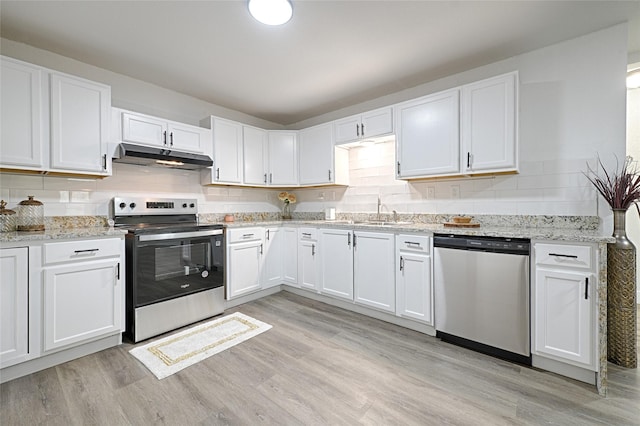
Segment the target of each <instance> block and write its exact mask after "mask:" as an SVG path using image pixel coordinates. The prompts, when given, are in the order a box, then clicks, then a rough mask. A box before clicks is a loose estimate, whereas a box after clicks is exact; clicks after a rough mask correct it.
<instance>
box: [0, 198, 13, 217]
mask: <svg viewBox="0 0 640 426" xmlns="http://www.w3.org/2000/svg"><path fill="white" fill-rule="evenodd" d="M6 205H7V202H6V201H4V200H0V214H6V215H11V214H16V212H14V211H13V210H9V209H5V208H4V207H5V206H6Z"/></svg>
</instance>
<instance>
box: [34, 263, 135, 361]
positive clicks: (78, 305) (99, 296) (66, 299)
mask: <svg viewBox="0 0 640 426" xmlns="http://www.w3.org/2000/svg"><path fill="white" fill-rule="evenodd" d="M120 276H121V273H120V259H104V260H95V261H85V262H78V263H71V264H65V265H61V266H54V267H50V268H45V269H44V282H43V285H44V293H43V302H44V303H43V304H44V329H43V332H44V350H45V351H49V350H52V349H58V348H61V347H64V346H67V345H70V344H73V343H78V342H81V341H84V340H87V339H90V338H94V337H99V336H103V335H107V334H112V333H117V332H118V331H119V330H120V328H121V326H122V324H121V315H120V313H121V312H122V297H121V294H122V292H121V287H122V285H123V282H122V281H121V279H120Z"/></svg>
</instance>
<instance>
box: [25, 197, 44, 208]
mask: <svg viewBox="0 0 640 426" xmlns="http://www.w3.org/2000/svg"><path fill="white" fill-rule="evenodd" d="M33 197H34V196H33V195H27V198H29V199H28V200H22V201H20V205H21V206H41V205H42V203H41V202H40V201H38V200H34V199H33Z"/></svg>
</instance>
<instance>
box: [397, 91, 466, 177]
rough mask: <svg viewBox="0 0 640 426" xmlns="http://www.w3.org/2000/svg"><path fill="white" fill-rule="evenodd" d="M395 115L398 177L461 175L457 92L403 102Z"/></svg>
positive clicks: (446, 92)
mask: <svg viewBox="0 0 640 426" xmlns="http://www.w3.org/2000/svg"><path fill="white" fill-rule="evenodd" d="M395 112H396V125H397V129H396V158H397V160H396V161H397V163H396V176H397V177H399V178H411V177H421V176H434V175H448V174H457V173H459V172H460V137H459V91H458V89H453V90H447V91H444V92H440V93H436V94H433V95H429V96H425V97H422V98H419V99H415V100H412V101H408V102H404V103H402V104H399V105H397V106H396V108H395Z"/></svg>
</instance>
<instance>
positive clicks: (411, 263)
mask: <svg viewBox="0 0 640 426" xmlns="http://www.w3.org/2000/svg"><path fill="white" fill-rule="evenodd" d="M397 262H398V264H397V265H396V313H397V314H398V315H400V316H403V317H407V318H413V319H416V320H420V321H422V322H424V323H426V324H429V325H433V298H432V286H431V257H430V256H427V255H424V254H416V253H410V252H403V251H400V252H399V253H398V256H397Z"/></svg>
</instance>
